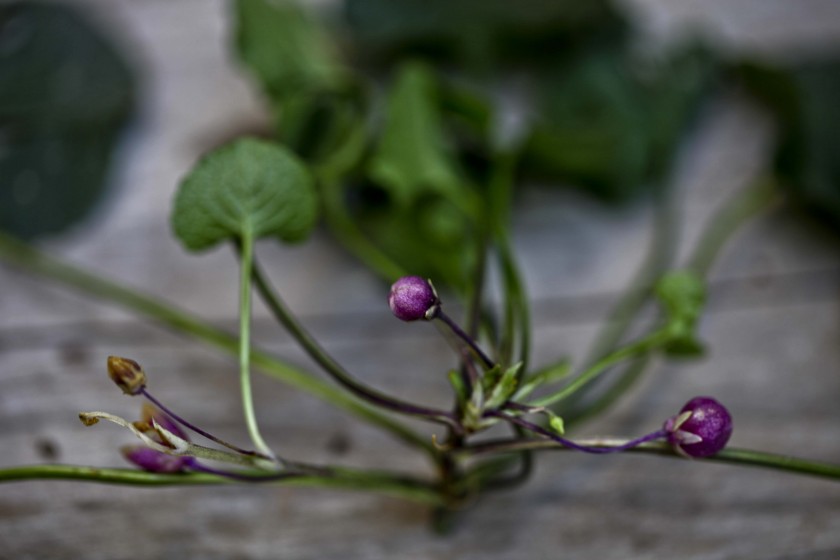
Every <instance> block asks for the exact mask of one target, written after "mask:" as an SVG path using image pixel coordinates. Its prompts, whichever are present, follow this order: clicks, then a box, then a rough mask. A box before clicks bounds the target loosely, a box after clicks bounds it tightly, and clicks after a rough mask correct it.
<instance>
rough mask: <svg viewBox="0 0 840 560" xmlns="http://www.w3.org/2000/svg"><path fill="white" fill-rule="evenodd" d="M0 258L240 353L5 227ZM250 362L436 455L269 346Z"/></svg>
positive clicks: (163, 306) (229, 340)
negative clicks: (272, 352) (12, 234)
mask: <svg viewBox="0 0 840 560" xmlns="http://www.w3.org/2000/svg"><path fill="white" fill-rule="evenodd" d="M0 259H3V260H5V261H6V262H9V263H11V264H13V265H15V266H17V267H20V268H22V269H24V270H26V271H27V272H29V273H32V274H37V275H39V276H42V277H45V278H48V279H50V280H53V281H57V282H59V283H61V284H63V285H66V286H69V287H71V288H74V289H76V290H78V291H80V292H82V293H85V294H88V295H90V296H93V297H95V298H97V299H101V300H105V301H110V302H112V303H115V304H118V305H120V306H122V307H124V308H126V309H128V310H130V311H132V312H134V313H136V314H138V315H141V316H144V317H147V318H150V319H153V320H155V321H157V322H159V323H161V324H163V325H165V326H167V327H169V328H171V329H173V330H175V331H177V332H180V333H183V334H186V335H189V336H192V337H193V338H196V339H198V340H200V341H202V342H204V343H206V344H209V345H211V346H214V347H216V348H218V349H220V350H222V351H224V352H227V353H228V354H233V355H236V354H237V353H238V351H239V341H238V339H237V338H236V337H233V336H231V335H230V334H228V333H227V332H225V331H223V330H221V329H218V328H216V327H214V326H212V325H209V324H208V323H206V322H204V321H202V320H201V319H199V318H197V317H195V316H193V315H191V314H190V313H187V312H185V311H182V310H179V309H176V308H174V307H173V306H171V305H169V304H167V303H164V302H161V301H159V300H157V299H154V298H152V297H150V296H148V295H145V294H141V293H139V292H137V291H134V290H132V289H130V288H127V287H125V286H122V285H120V284H117V283H115V282H111V281H109V280H106V279H104V278H103V277H102V276H100V275H94V274H91V273H89V272H86V271H84V270H82V269H80V268H78V267H75V266H72V265H70V264H67V263H64V262H61V261H60V260H58V259H55V258H53V257H50V256H49V255H47V254H45V253H43V252H41V251H38V250H37V249H35V248H33V247H31V246H29V245H27V244H25V243H22V242H20V241H17V240H16V239H14V238H12V237H10V236H8V235H6V234H3V233H0ZM251 363H252V364H253V365H254V366H255V367H257V368H259V369H260V371H262V372H264V373H266V374H268V375H270V376H271V377H274V378H276V379H278V380H280V381H282V382H284V383H286V384H288V385H290V386H292V387H295V388H296V389H299V390H301V391H305V392H307V393H309V394H311V395H313V396H315V397H317V398H319V399H321V400H323V401H326V402H329V403H330V404H332V405H334V406H336V407H338V408H341V409H343V410H345V411H347V412H350V413H351V414H353V415H355V416H357V417H359V418H361V419H363V420H365V421H367V422H369V423H371V424H373V425H376V426H378V427H380V428H382V429H384V430H386V431H388V432H390V433H391V434H393V435H394V436H396V437H397V438H398V439H400V440H402V441H404V442H406V443H408V444H410V445H412V446H415V447H420V448H423V449H425V450H426V451H427V452H428V453H429V454H430V455H432V456H435V455H436V454H437V451H436V450H435V448H434V446H433V445H432V444H431V442H430V441H429V440H428V438H426V437H423V436H421V435H419V434H417V433H416V432H415V431H414V430H412V429H410V428H408V427H407V426H404V425H403V424H401V423H399V422H397V421H395V420H394V419H392V418H389V417H388V416H385V415H383V414H381V413H380V412H379V411H376V410H374V409H372V408H370V407H369V406H366V405H364V404H362V403H360V402H359V401H358V400H357V399H356V398H355V397H353V396H352V395H350V394H348V393H346V392H344V391H341V390H338V389H336V388H335V387H333V386H332V385H330V384H329V383H326V382H324V381H321V380H320V379H318V378H316V377H314V376H313V375H311V374H310V373H308V372H304V371H301V370H299V369H297V368H294V367H292V366H291V365H289V364H287V363H285V362H283V361H281V360H278V359H276V358H275V357H273V356H271V355H269V354H267V353H265V352H261V351H257V350H252V351H251Z"/></svg>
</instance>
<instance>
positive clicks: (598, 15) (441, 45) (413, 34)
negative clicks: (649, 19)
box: [344, 0, 626, 73]
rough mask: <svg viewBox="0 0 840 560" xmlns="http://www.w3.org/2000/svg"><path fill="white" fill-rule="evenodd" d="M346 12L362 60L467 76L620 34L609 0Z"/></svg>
mask: <svg viewBox="0 0 840 560" xmlns="http://www.w3.org/2000/svg"><path fill="white" fill-rule="evenodd" d="M344 12H345V17H346V20H347V22H348V25H349V27H350V29H351V30H352V31H353V34H354V37H355V38H356V39H357V41H358V42H359V43H361V44H362V46H364V47H365V48H366V53H365V54H366V56H367V59H368V60H369V59H378V60H380V61H382V62H385V63H387V64H391V63H392V62H393V61H394V60H398V59H400V58H404V57H416V56H423V57H424V58H427V59H437V60H440V61H442V62H445V63H454V64H456V65H460V66H461V70H462V71H467V72H468V73H475V72H479V73H480V72H484V71H487V70H491V69H498V66H499V65H500V64H502V63H506V62H514V63H516V62H518V63H522V62H524V63H527V64H529V65H532V64H534V63H539V62H541V61H544V60H549V59H550V58H552V55H553V53H558V52H564V51H567V50H568V49H569V48H570V47H571V46H574V45H577V44H578V43H580V42H583V41H591V40H593V39H594V38H601V37H609V38H611V39H615V38H617V37H622V36H623V35H624V31H625V28H626V22H625V20H624V18H623V16H622V15H621V14H620V13H619V12H618V11H617V10H616V9H615V7H614V6H613V4H612V3H611V2H609V1H607V0H588V1H586V2H579V1H576V0H518V1H517V2H511V1H510V0H345V2H344Z"/></svg>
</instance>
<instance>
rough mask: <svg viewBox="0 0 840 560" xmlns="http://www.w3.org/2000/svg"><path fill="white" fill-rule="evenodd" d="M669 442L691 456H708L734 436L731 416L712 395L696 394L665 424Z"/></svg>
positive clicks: (680, 451) (682, 452) (721, 447)
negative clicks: (699, 395) (701, 395)
mask: <svg viewBox="0 0 840 560" xmlns="http://www.w3.org/2000/svg"><path fill="white" fill-rule="evenodd" d="M664 428H665V431H666V432H667V433H668V442H669V443H670V444H671V445H672V446H673V447H674V449H675V450H676V451H677V452H678V453H681V454H683V455H688V456H689V457H708V456H710V455H714V454H715V453H717V452H718V451H720V450H721V449H723V448H724V447H725V446H726V442H727V441H729V436H731V435H732V416H730V415H729V411H728V410H726V407H724V406H723V405H722V404H720V403H719V402H718V401H716V400H715V399H713V398H711V397H694V398H693V399H691V400H690V401H688V402H687V403H686V404H685V406H684V407H682V410H680V413H679V414H677V415H676V416H674V417H672V418H669V419H668V420H667V421H666V422H665V425H664Z"/></svg>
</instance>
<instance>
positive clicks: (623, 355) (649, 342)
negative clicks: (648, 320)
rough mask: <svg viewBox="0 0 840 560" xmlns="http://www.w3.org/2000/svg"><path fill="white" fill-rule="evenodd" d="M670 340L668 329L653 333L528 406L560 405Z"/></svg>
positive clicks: (612, 354) (613, 353) (598, 362)
mask: <svg viewBox="0 0 840 560" xmlns="http://www.w3.org/2000/svg"><path fill="white" fill-rule="evenodd" d="M670 338H671V334H670V333H669V332H668V329H667V328H664V329H660V330H656V331H653V332H652V333H650V334H648V335H647V336H645V337H643V338H640V339H638V340H636V341H634V342H631V343H629V344H627V345H626V346H623V347H622V348H619V349H618V350H616V351H614V352H612V353H610V354H607V355H606V356H604V357H603V358H601V359H600V360H598V361H597V362H595V363H594V364H592V365H591V366H589V367H588V368H587V369H585V370H584V371H583V372H582V373H581V374H580V375H578V376H577V377H576V378H575V379H574V380H573V381H572V382H571V383H569V384H568V385H566V386H565V387H564V388H563V389H561V390H560V391H557V392H556V393H553V394H550V395H546V396H545V397H542V398H538V399H535V400H533V401H531V402H529V403H528V404H529V405H530V406H535V407H541V406H549V405H551V404H554V403H558V402H560V401H562V400H564V399H566V398H568V397H570V396H571V395H573V394H574V393H575V392H576V391H578V390H579V389H580V388H581V387H583V386H584V385H586V384H587V383H589V382H590V381H592V380H593V379H595V378H596V377H598V376H599V375H601V374H602V373H604V372H605V371H607V370H608V369H609V368H610V367H612V366H614V365H616V364H618V363H620V362H622V361H624V360H627V359H630V358H636V357H640V356H644V355H646V354H647V353H648V352H650V351H652V350H654V349H656V348H657V347H658V346H660V345H662V344H664V343H665V342H668V340H670Z"/></svg>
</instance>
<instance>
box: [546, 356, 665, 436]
mask: <svg viewBox="0 0 840 560" xmlns="http://www.w3.org/2000/svg"><path fill="white" fill-rule="evenodd" d="M650 359H651V356H650V354H647V355H645V356H641V357H638V358H636V359H634V360H632V361H631V362H630V363H629V364H627V365H625V366H624V370H623V371H622V372H621V373H620V374H619V375H618V376H617V377H616V378H615V379H614V380H613V381H612V383H611V384H610V386H609V387H608V388H607V389H606V391H604V392H603V393H602V394H601V395H599V396H598V397H597V398H595V399H594V400H591V401H589V402H587V403H586V404H585V405H584V406H582V407H580V408H578V409H572V410H571V411H569V412H568V413H565V414H563V415H562V416H563V421H564V423H565V425H566V429H569V428H571V427H572V426H575V425H577V424H580V423H581V422H585V421H586V420H588V419H590V418H595V417H597V416H598V415H600V414H601V413H602V412H605V411H607V410H609V409H610V407H612V405H613V403H615V402H616V401H617V400H618V399H619V398H621V397H622V396H623V395H625V394H626V393H627V391H629V390H630V388H631V387H633V385H635V384H636V382H637V381H638V380H639V379H641V378H642V376H643V375H644V374H645V372H646V370H647V369H648V365H650Z"/></svg>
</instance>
